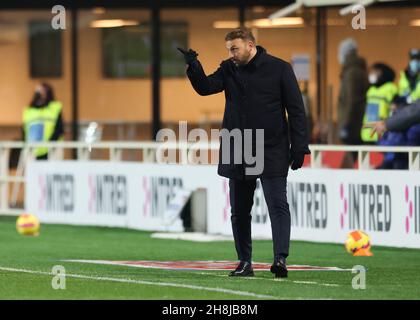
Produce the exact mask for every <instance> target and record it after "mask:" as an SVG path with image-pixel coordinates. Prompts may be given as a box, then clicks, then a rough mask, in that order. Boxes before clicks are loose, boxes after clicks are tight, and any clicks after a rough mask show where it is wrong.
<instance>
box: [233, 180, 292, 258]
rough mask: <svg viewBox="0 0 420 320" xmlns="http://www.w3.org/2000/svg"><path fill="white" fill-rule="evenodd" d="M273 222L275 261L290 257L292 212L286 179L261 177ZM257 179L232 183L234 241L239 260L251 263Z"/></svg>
mask: <svg viewBox="0 0 420 320" xmlns="http://www.w3.org/2000/svg"><path fill="white" fill-rule="evenodd" d="M261 184H262V188H263V192H264V197H265V200H266V202H267V207H268V213H269V216H270V221H271V232H272V238H273V253H274V259H276V258H278V257H279V256H283V257H284V258H287V256H288V255H289V243H290V211H289V204H288V203H287V178H286V177H273V178H261ZM255 187H256V180H245V181H244V180H235V179H230V180H229V188H230V192H229V193H230V205H231V213H232V215H231V221H232V231H233V238H234V240H235V248H236V252H237V254H238V259H239V260H240V261H248V262H251V258H252V240H251V218H252V217H251V209H252V205H253V204H254V191H255Z"/></svg>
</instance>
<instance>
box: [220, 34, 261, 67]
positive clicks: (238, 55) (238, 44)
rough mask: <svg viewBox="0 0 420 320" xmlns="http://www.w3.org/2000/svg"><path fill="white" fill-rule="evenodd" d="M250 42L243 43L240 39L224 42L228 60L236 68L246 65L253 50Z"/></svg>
mask: <svg viewBox="0 0 420 320" xmlns="http://www.w3.org/2000/svg"><path fill="white" fill-rule="evenodd" d="M253 45H254V44H253V43H252V41H245V40H242V39H233V40H228V41H226V48H227V49H228V52H229V59H231V60H232V61H233V63H234V64H235V65H237V66H242V65H245V64H247V63H248V61H249V58H250V56H251V50H252V48H253Z"/></svg>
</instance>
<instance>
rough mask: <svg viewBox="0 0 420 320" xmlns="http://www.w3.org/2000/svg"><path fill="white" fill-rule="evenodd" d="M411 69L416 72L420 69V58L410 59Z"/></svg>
mask: <svg viewBox="0 0 420 320" xmlns="http://www.w3.org/2000/svg"><path fill="white" fill-rule="evenodd" d="M410 71H411V72H412V73H414V74H415V73H417V72H419V71H420V60H411V61H410Z"/></svg>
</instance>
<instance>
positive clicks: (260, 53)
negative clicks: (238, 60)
mask: <svg viewBox="0 0 420 320" xmlns="http://www.w3.org/2000/svg"><path fill="white" fill-rule="evenodd" d="M266 55H267V51H266V50H265V49H264V48H263V47H261V46H257V54H256V55H255V57H254V58H252V60H251V61H250V62H249V63H250V64H253V65H254V66H255V67H259V66H260V65H261V63H263V62H264V57H265V56H266Z"/></svg>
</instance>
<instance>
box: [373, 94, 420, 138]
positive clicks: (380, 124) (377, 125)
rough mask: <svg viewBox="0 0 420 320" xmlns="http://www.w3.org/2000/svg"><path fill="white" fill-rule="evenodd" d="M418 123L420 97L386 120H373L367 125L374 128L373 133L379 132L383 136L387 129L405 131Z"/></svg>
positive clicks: (419, 117) (419, 118)
mask: <svg viewBox="0 0 420 320" xmlns="http://www.w3.org/2000/svg"><path fill="white" fill-rule="evenodd" d="M416 124H420V99H419V100H417V101H415V102H414V103H412V104H410V105H407V106H405V107H402V108H401V109H400V110H399V112H397V113H395V114H393V115H392V116H391V117H389V118H387V119H386V120H384V121H377V122H372V123H369V124H366V125H365V127H368V128H372V130H373V131H372V135H374V134H375V133H378V135H379V136H382V135H383V134H384V133H385V131H397V132H398V131H405V130H407V129H409V128H410V127H412V126H414V125H416Z"/></svg>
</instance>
